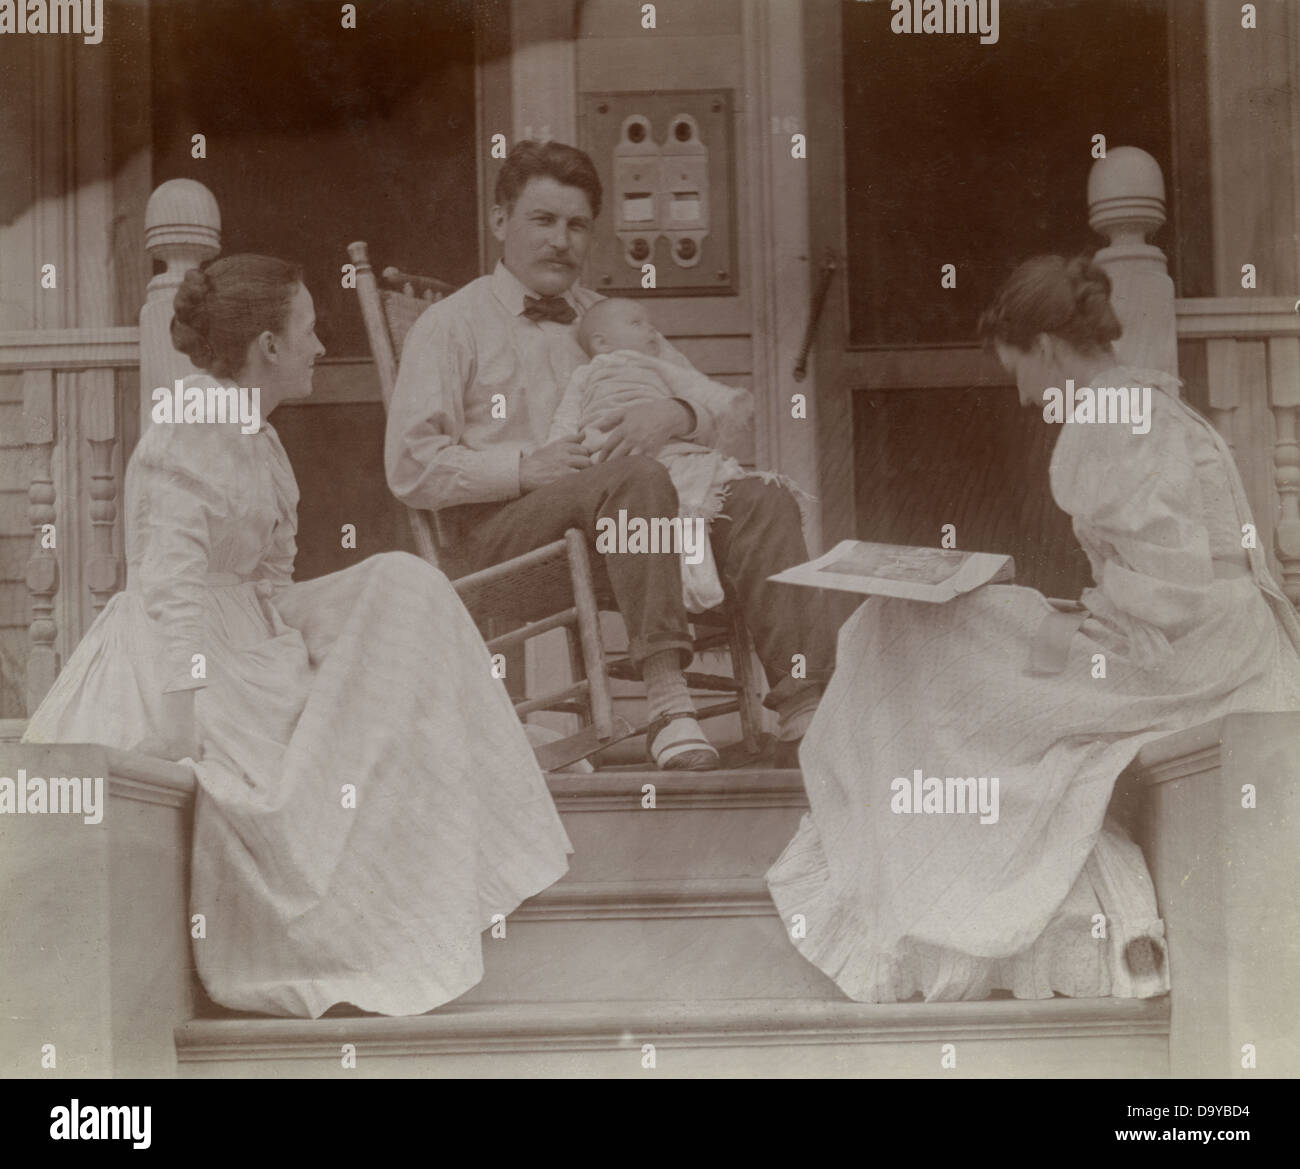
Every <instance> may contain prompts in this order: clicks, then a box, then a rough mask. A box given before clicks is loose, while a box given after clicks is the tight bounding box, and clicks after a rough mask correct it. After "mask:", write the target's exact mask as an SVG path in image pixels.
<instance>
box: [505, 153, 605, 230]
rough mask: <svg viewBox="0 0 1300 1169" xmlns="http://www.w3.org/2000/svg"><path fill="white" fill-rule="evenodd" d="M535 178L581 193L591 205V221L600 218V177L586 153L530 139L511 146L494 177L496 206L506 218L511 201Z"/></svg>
mask: <svg viewBox="0 0 1300 1169" xmlns="http://www.w3.org/2000/svg"><path fill="white" fill-rule="evenodd" d="M539 175H546V176H548V177H550V178H553V179H554V180H555V181H556V182H557V183H563V184H564V185H565V186H566V187H577V188H578V189H579V190H581V191H584V192H585V193H586V195H587V199H588V200H589V201H590V202H591V214H592V216H593V218H594V217H595V216H597V215H599V214H600V197H601V189H600V176H599V175H598V174H597V173H596V167H595V165H594V164H593V163H592V161H591V158H590V157H589V156H588V155H587V154H586V152H585V151H582V150H579V149H578V148H577V147H575V146H566V145H565V144H564V143H563V142H535V141H533V140H532V139H531V138H525V139H524V141H522V142H517V143H515V145H514V148H513V149H512V150H511V151H510V153H509V154H508V155H507V156H506V162H505V165H504V166H503V167H502V168H501V173H500V174H499V175H497V185H496V191H495V193H494V194H495V198H496V202H497V203H498V204H499V205H500V206H502V207H504V208H505V209H506V213H507V214H509V213H510V212H512V211H514V209H515V200H516V199H518V198H519V194H520V192H521V191H522V190H523V189H524V187H526V186H527V185H528V180H529V179H535V178H537V177H538V176H539Z"/></svg>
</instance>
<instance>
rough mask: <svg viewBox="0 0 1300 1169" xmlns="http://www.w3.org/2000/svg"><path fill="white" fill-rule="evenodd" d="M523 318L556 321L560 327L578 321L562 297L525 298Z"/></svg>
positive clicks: (570, 306)
mask: <svg viewBox="0 0 1300 1169" xmlns="http://www.w3.org/2000/svg"><path fill="white" fill-rule="evenodd" d="M524 316H526V317H527V318H528V319H529V320H530V321H558V322H559V323H560V324H561V325H568V324H572V323H573V322H574V321H576V320H577V319H578V314H577V313H575V312H574V311H573V306H572V305H571V304H569V302H568V301H567V300H565V299H564V297H562V296H525V297H524Z"/></svg>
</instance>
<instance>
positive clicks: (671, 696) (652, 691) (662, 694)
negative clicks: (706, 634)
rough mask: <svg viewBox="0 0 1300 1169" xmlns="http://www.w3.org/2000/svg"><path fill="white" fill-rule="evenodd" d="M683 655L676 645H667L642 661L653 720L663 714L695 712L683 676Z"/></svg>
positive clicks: (642, 672)
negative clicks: (669, 646) (666, 647)
mask: <svg viewBox="0 0 1300 1169" xmlns="http://www.w3.org/2000/svg"><path fill="white" fill-rule="evenodd" d="M679 661H680V659H679V658H678V656H677V651H676V650H675V649H664V650H660V651H659V652H658V653H653V654H651V655H650V656H649V657H648V658H646V659H645V660H644V661H643V662H642V663H641V678H642V680H643V681H644V682H645V690H646V702H647V705H648V706H649V714H650V721H651V722H654V720H655V719H657V718H658V717H659V716H660V715H661V714H677V713H690V714H693V713H694V712H695V703H693V702H692V701H691V694H690V691H689V690H687V689H686V679H685V678H683V677H682V668H681V666H680V665H679V664H678V662H679Z"/></svg>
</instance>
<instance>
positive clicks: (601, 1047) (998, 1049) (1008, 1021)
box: [176, 998, 1169, 1079]
mask: <svg viewBox="0 0 1300 1169" xmlns="http://www.w3.org/2000/svg"><path fill="white" fill-rule="evenodd" d="M1168 1037H1169V1008H1168V1000H1167V999H1164V998H1160V999H1148V1000H1135V999H1064V998H1059V999H1047V1000H1043V1001H1034V1002H1019V1001H1016V1000H1014V999H996V1000H990V1001H986V1002H977V1003H895V1004H887V1005H873V1004H863V1003H851V1002H827V1001H821V1000H807V999H775V1000H774V999H735V1000H730V1001H725V1002H680V1003H657V1004H655V1003H650V1004H647V1003H644V1002H626V1001H612V1002H589V1001H588V1002H576V1001H575V1002H557V1003H531V1002H518V1003H491V1004H472V1005H471V1004H466V1003H464V1001H463V1000H462V1001H461V1002H457V1003H453V1004H451V1005H449V1006H446V1007H443V1008H442V1009H440V1010H438V1011H436V1012H434V1013H433V1014H430V1015H420V1016H417V1017H415V1018H403V1019H392V1018H383V1017H376V1016H359V1017H355V1018H343V1017H333V1018H325V1019H315V1020H308V1019H300V1020H281V1019H260V1018H259V1019H221V1020H195V1021H193V1022H189V1023H186V1024H183V1025H182V1026H180V1027H178V1028H177V1029H176V1051H177V1058H178V1060H179V1072H180V1075H181V1076H183V1077H186V1078H204V1077H221V1076H241V1077H242V1076H255V1077H283V1076H305V1077H316V1078H331V1077H339V1078H345V1077H349V1076H362V1077H387V1076H420V1077H455V1078H474V1077H481V1076H516V1077H550V1076H579V1077H583V1076H599V1077H621V1078H637V1077H653V1076H667V1077H674V1076H687V1077H691V1076H722V1075H725V1076H863V1077H888V1078H891V1079H892V1078H913V1077H934V1076H955V1077H987V1076H1000V1077H1008V1076H1009V1077H1016V1076H1047V1077H1064V1078H1071V1079H1074V1078H1081V1077H1089V1076H1098V1077H1112V1076H1119V1077H1139V1078H1145V1077H1158V1076H1167V1075H1168V1074H1169V1058H1168ZM347 1044H352V1045H354V1046H355V1055H356V1066H355V1067H354V1068H345V1067H344V1058H343V1057H344V1051H345V1045H347ZM646 1045H653V1049H654V1051H653V1055H654V1067H653V1068H649V1067H645V1066H643V1064H644V1063H646V1062H647V1053H646ZM949 1045H950V1046H949ZM945 1056H946V1057H947V1059H948V1061H949V1062H950V1063H951V1062H952V1061H953V1060H955V1066H951V1067H949V1066H945V1062H944V1061H945Z"/></svg>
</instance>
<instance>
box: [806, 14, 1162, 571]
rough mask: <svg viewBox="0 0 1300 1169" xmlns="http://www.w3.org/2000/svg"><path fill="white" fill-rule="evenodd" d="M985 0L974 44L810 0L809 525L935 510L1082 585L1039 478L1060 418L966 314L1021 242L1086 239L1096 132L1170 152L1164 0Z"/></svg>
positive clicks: (887, 527)
mask: <svg viewBox="0 0 1300 1169" xmlns="http://www.w3.org/2000/svg"><path fill="white" fill-rule="evenodd" d="M1000 10H1001V20H1000V38H999V41H998V43H997V44H994V45H981V44H980V43H979V39H978V37H975V36H964V35H961V34H954V35H924V34H922V35H906V34H902V35H899V34H894V33H892V32H891V31H890V15H891V14H890V8H889V6H887V5H880V4H862V3H857V2H855V0H845V2H843V3H839V4H827V3H821V2H818V0H809V2H808V3H806V5H805V8H804V18H805V45H806V46H807V53H808V110H809V114H810V131H811V133H810V137H809V141H810V144H816V145H817V147H818V148H817V149H815V150H814V149H812V148H811V147H810V150H809V165H810V167H812V171H811V179H812V203H813V206H814V207H815V208H822V209H824V213H821V212H819V213H815V214H814V215H813V216H812V223H811V235H812V245H813V255H814V256H816V257H821V256H823V255H826V254H831V255H834V256H835V257H836V259H837V261H838V262H839V264H840V269H839V272H838V273H837V276H836V279H837V281H838V284H837V285H836V286H834V287H833V288H832V292H831V295H830V297H829V298H828V301H827V305H826V309H825V311H824V313H823V317H822V321H821V324H820V329H819V332H818V336H817V344H816V348H815V355H816V377H817V381H816V417H817V437H818V458H819V465H820V469H821V474H820V489H821V490H820V495H821V498H822V506H823V517H824V518H823V524H824V533H823V535H824V541H825V543H827V544H829V543H832V542H833V541H835V540H838V539H843V538H845V537H848V536H854V537H858V538H861V539H877V540H891V541H900V542H906V543H916V544H929V545H934V544H937V543H938V542H939V539H940V529H941V527H942V525H943V524H949V523H951V524H954V525H955V526H956V527H957V543H958V547H960V548H964V549H979V550H988V551H1000V552H1006V553H1010V554H1011V555H1013V556H1015V557H1016V562H1017V569H1018V577H1017V579H1018V580H1020V581H1021V582H1022V583H1025V584H1030V585H1033V586H1035V587H1038V588H1041V589H1043V590H1044V591H1045V592H1047V593H1049V594H1050V595H1074V596H1077V595H1078V593H1079V591H1080V589H1082V588H1083V587H1086V585H1088V584H1089V583H1090V581H1091V578H1090V574H1089V572H1088V569H1087V564H1086V560H1085V558H1084V557H1083V554H1082V551H1081V550H1080V549H1079V547H1078V544H1077V541H1075V539H1074V536H1073V532H1072V531H1071V528H1070V522H1069V518H1068V517H1067V516H1065V515H1064V513H1062V512H1061V511H1060V509H1059V508H1057V507H1056V505H1055V503H1054V502H1053V501H1052V499H1051V496H1050V490H1049V487H1048V477H1047V469H1048V462H1049V459H1050V454H1051V447H1052V445H1053V443H1054V442H1055V438H1056V432H1055V431H1054V430H1053V429H1050V428H1048V427H1047V426H1045V425H1044V424H1043V422H1042V420H1041V415H1039V414H1038V412H1037V411H1033V410H1023V409H1020V408H1018V406H1017V403H1016V397H1015V393H1014V390H1013V389H1012V388H1011V386H1010V383H1009V381H1008V379H1007V377H1006V374H1005V373H1004V372H1003V371H1002V369H1001V367H1000V366H999V365H998V364H997V362H996V361H995V360H994V359H993V358H992V357H991V355H989V354H988V353H986V352H984V351H983V350H982V349H981V347H980V346H979V345H978V343H977V341H976V338H975V326H976V321H977V319H978V315H979V312H980V310H981V309H982V308H983V307H984V306H985V305H986V304H987V303H988V301H989V300H990V299H991V297H992V295H993V293H994V291H995V290H996V288H997V286H998V284H999V283H1000V281H1001V280H1002V279H1003V278H1004V277H1005V275H1006V274H1007V273H1008V272H1009V271H1010V270H1011V268H1013V267H1014V266H1015V264H1017V263H1018V262H1019V261H1021V260H1023V259H1025V258H1027V257H1029V256H1031V255H1034V254H1037V253H1041V252H1057V253H1060V254H1066V255H1068V254H1073V253H1077V252H1080V251H1091V250H1093V249H1095V248H1096V247H1098V246H1099V245H1100V243H1101V240H1100V238H1099V237H1097V236H1096V235H1094V234H1093V233H1092V232H1091V231H1090V229H1089V227H1088V223H1087V205H1086V195H1085V192H1086V183H1087V175H1088V171H1089V168H1090V167H1091V165H1092V162H1093V157H1092V135H1094V134H1104V135H1105V136H1106V141H1107V143H1108V144H1109V145H1111V146H1116V145H1136V146H1140V147H1142V148H1143V149H1145V150H1147V151H1149V152H1150V153H1151V154H1153V155H1154V156H1155V158H1156V159H1157V161H1159V162H1160V163H1161V166H1162V168H1163V169H1164V171H1165V173H1166V174H1170V173H1171V171H1170V158H1171V135H1170V128H1169V127H1170V113H1169V109H1170V106H1169V92H1168V88H1169V87H1168V77H1169V68H1168V47H1167V46H1168V42H1169V36H1168V34H1169V13H1168V12H1167V8H1166V4H1165V2H1164V0H1002V3H1001V5H1000ZM1099 65H1104V68H1099ZM1171 204H1172V205H1171V212H1170V220H1171V222H1170V223H1169V224H1168V225H1166V227H1165V228H1164V229H1163V234H1164V235H1165V236H1166V237H1167V238H1170V239H1172V238H1173V237H1174V235H1175V226H1174V223H1173V220H1174V218H1175V216H1176V213H1177V202H1176V199H1175V200H1171ZM1156 242H1157V243H1160V242H1161V239H1160V238H1159V237H1157V240H1156ZM946 264H951V265H954V267H955V282H956V283H955V287H951V288H945V287H942V285H941V268H942V266H943V265H946Z"/></svg>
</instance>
